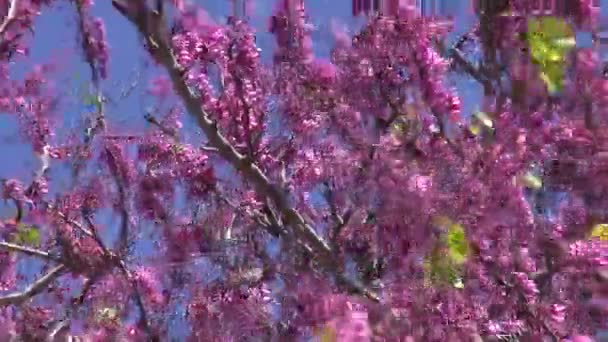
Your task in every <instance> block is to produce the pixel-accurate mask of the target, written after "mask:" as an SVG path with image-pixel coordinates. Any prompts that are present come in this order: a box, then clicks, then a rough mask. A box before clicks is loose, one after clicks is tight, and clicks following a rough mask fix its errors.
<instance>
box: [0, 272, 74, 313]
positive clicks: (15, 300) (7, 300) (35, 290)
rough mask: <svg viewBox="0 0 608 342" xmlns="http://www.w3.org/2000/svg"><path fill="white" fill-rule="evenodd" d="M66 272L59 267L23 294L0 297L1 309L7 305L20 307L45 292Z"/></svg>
mask: <svg viewBox="0 0 608 342" xmlns="http://www.w3.org/2000/svg"><path fill="white" fill-rule="evenodd" d="M64 271H65V266H64V265H59V266H56V267H54V268H53V269H51V270H50V271H49V272H48V273H47V274H45V275H44V276H42V277H41V278H39V279H38V280H36V281H35V282H34V283H32V284H31V285H30V286H29V287H28V288H27V289H25V290H24V291H23V292H17V293H12V294H9V295H7V296H4V297H0V307H2V306H6V305H19V304H22V303H23V302H25V301H27V300H29V299H30V298H32V297H34V296H35V295H37V294H39V293H40V292H42V291H44V289H46V288H47V286H48V285H49V284H50V283H52V282H53V281H55V279H57V278H58V277H59V276H61V275H62V274H63V272H64Z"/></svg>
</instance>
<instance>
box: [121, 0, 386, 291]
mask: <svg viewBox="0 0 608 342" xmlns="http://www.w3.org/2000/svg"><path fill="white" fill-rule="evenodd" d="M112 4H113V5H114V7H115V8H116V9H117V10H118V11H120V12H121V13H122V14H123V15H124V16H125V17H126V18H127V19H128V20H129V21H131V22H132V23H133V24H134V25H135V26H136V27H137V28H138V30H139V32H140V33H141V34H142V35H143V36H144V38H145V40H146V43H147V46H148V50H149V52H150V54H151V55H152V57H153V58H154V59H155V60H156V61H157V62H159V63H160V64H161V65H163V66H164V67H165V69H166V70H167V72H168V73H169V76H170V77H171V80H172V82H173V87H174V89H175V91H176V93H177V94H178V95H179V96H180V97H181V98H182V100H183V101H184V104H185V106H186V108H187V110H188V112H189V113H190V115H192V116H193V117H194V119H195V120H196V121H197V123H198V125H199V127H200V128H201V130H202V131H203V132H204V133H205V135H206V136H207V139H208V140H209V145H211V146H212V147H214V148H216V149H217V150H218V152H217V153H218V154H219V155H220V156H221V157H222V158H224V159H225V160H226V161H227V162H228V163H230V164H231V165H232V167H234V168H235V169H236V170H239V171H240V172H241V173H242V174H243V176H244V177H245V179H246V180H248V181H249V182H251V183H252V184H253V186H254V187H255V189H256V191H257V192H258V193H259V194H261V195H263V196H264V197H267V198H270V199H271V200H272V202H273V203H274V204H275V205H276V206H277V209H278V210H279V211H280V213H281V216H282V217H283V219H284V221H285V223H286V224H287V226H289V227H291V228H292V229H293V231H294V234H295V236H296V237H297V239H298V240H300V241H301V242H302V243H304V244H306V245H308V246H309V247H310V248H311V249H312V250H313V251H314V256H315V258H314V259H315V261H316V262H318V263H319V264H320V266H322V268H324V269H325V270H326V271H328V272H330V273H333V274H335V275H336V276H337V277H338V278H339V279H340V280H341V282H342V283H344V284H346V285H348V287H349V288H350V290H351V291H353V292H356V293H360V294H362V295H364V296H366V297H368V298H370V299H372V300H374V301H378V297H377V295H376V294H374V293H372V292H370V291H369V290H368V289H366V288H364V287H362V286H361V285H360V284H355V283H354V282H352V281H349V280H347V278H346V277H345V276H344V275H343V274H342V272H341V271H340V269H339V264H338V260H337V259H336V258H335V256H334V253H333V252H332V250H331V248H330V246H329V245H328V244H327V243H326V242H325V241H323V239H321V238H320V237H319V236H318V234H317V233H316V232H315V230H314V229H313V228H312V227H311V226H310V225H309V224H307V223H306V222H305V220H304V218H303V217H302V215H301V214H300V213H299V212H298V211H297V210H296V209H294V208H293V207H292V206H291V205H290V204H289V201H288V198H287V194H286V192H285V190H284V189H283V188H281V187H279V186H277V185H275V184H273V183H272V182H271V181H270V180H269V179H268V177H267V176H266V175H265V174H264V173H263V172H262V170H261V169H260V168H259V167H258V166H257V165H256V164H254V163H253V161H252V160H251V158H248V157H247V156H244V155H242V154H241V153H239V152H238V151H237V150H236V149H235V148H234V146H232V145H231V144H230V142H229V141H228V140H227V139H226V138H225V137H224V136H223V135H222V134H221V133H220V132H219V130H218V128H217V124H216V123H215V122H214V121H213V120H212V119H211V118H210V117H209V114H208V113H207V112H205V111H204V110H203V109H202V107H201V103H200V99H199V98H198V97H197V96H196V95H195V94H193V93H192V91H191V90H190V88H189V87H188V85H187V84H186V82H185V79H184V75H185V74H186V70H185V69H184V68H182V67H181V66H179V64H178V63H177V61H176V59H175V56H174V55H173V53H172V50H171V45H170V44H169V41H168V36H167V34H166V32H167V31H166V26H165V23H164V19H163V18H162V17H161V16H160V15H158V14H157V13H155V12H153V11H151V10H150V9H148V8H147V7H146V4H145V1H141V0H140V1H132V2H129V3H128V4H126V2H125V1H120V0H113V1H112Z"/></svg>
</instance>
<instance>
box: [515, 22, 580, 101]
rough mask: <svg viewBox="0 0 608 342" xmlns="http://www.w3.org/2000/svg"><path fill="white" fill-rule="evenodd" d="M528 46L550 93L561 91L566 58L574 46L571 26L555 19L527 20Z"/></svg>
mask: <svg viewBox="0 0 608 342" xmlns="http://www.w3.org/2000/svg"><path fill="white" fill-rule="evenodd" d="M527 38H528V45H529V46H530V54H531V56H532V59H533V60H534V62H536V64H538V65H539V66H540V69H541V70H540V77H541V79H542V80H543V81H544V82H545V83H546V84H547V89H548V90H549V92H550V93H555V92H557V91H560V90H561V89H562V83H563V79H564V75H565V71H564V68H565V64H566V56H567V55H568V53H569V52H570V50H571V49H573V48H574V47H575V46H576V39H575V35H574V30H573V29H572V26H571V25H570V24H569V23H568V22H567V21H566V20H564V19H561V18H557V17H542V18H532V19H530V20H528V34H527Z"/></svg>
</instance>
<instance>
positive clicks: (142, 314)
mask: <svg viewBox="0 0 608 342" xmlns="http://www.w3.org/2000/svg"><path fill="white" fill-rule="evenodd" d="M118 268H119V269H120V270H121V272H122V273H123V274H124V276H125V277H126V278H127V280H128V281H129V282H130V283H131V287H132V288H133V295H134V296H135V304H136V305H137V308H138V310H139V323H140V325H141V326H142V328H143V330H144V331H145V332H146V334H147V335H148V337H149V338H150V340H149V341H152V342H156V341H159V340H158V337H157V336H156V334H154V333H153V332H152V328H151V326H150V321H149V320H148V314H147V313H146V307H145V304H144V300H143V298H142V297H141V293H140V292H139V286H138V284H137V281H136V280H135V279H134V278H133V275H132V274H131V272H130V271H129V269H128V268H127V265H126V264H125V263H124V261H122V260H120V261H119V263H118Z"/></svg>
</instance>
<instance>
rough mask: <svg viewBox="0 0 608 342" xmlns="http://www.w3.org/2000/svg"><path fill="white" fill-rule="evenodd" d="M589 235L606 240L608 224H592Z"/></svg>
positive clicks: (607, 237) (607, 239)
mask: <svg viewBox="0 0 608 342" xmlns="http://www.w3.org/2000/svg"><path fill="white" fill-rule="evenodd" d="M591 237H594V238H599V239H600V240H602V241H608V224H606V223H601V224H596V225H595V226H593V229H592V230H591Z"/></svg>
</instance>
